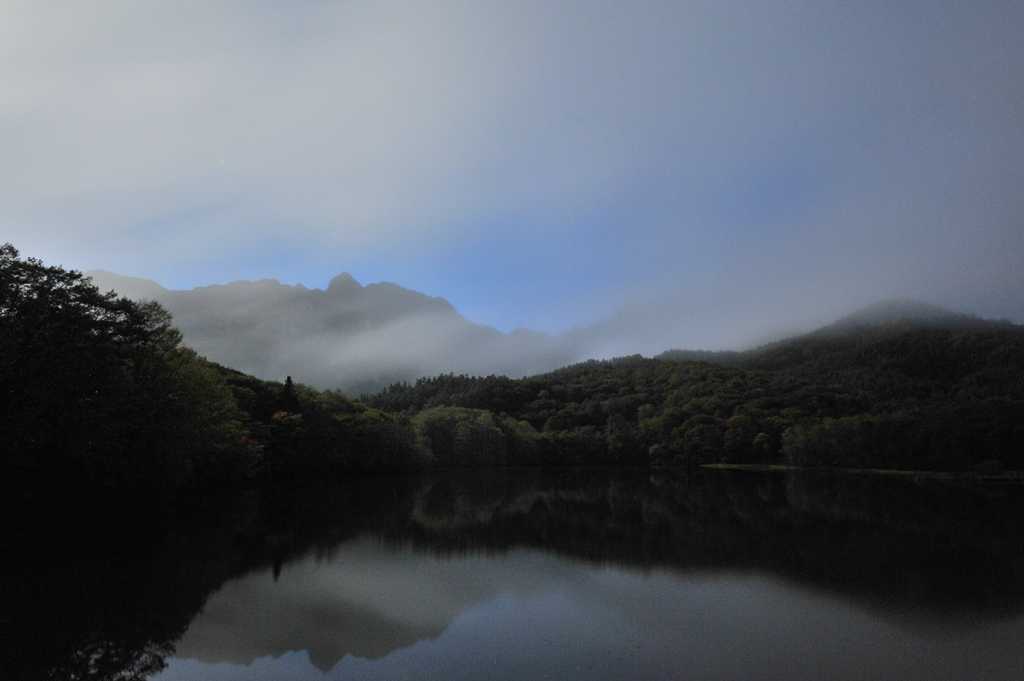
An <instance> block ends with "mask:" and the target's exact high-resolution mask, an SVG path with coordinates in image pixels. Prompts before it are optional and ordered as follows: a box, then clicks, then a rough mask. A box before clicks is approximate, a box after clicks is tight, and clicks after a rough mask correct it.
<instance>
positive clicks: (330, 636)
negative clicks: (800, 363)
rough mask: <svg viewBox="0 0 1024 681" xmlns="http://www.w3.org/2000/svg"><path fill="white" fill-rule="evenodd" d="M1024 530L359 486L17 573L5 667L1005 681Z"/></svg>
mask: <svg viewBox="0 0 1024 681" xmlns="http://www.w3.org/2000/svg"><path fill="white" fill-rule="evenodd" d="M1022 520H1024V489H1022V488H1021V487H1019V486H1016V485H1012V484H1008V483H1007V484H986V485H983V486H981V485H974V486H967V485H960V486H958V485H954V484H950V483H940V482H929V481H916V482H915V481H913V480H891V479H881V478H870V477H864V476H853V477H851V476H839V475H824V474H800V475H795V474H763V473H756V474H755V473H736V472H726V471H698V472H694V473H692V474H691V475H690V476H689V477H686V476H683V477H670V476H657V475H656V476H651V475H650V474H648V473H640V472H627V473H623V472H621V471H619V472H611V471H601V470H561V471H547V472H539V471H490V472H485V473H465V472H463V473H450V474H445V475H433V476H428V477H422V478H393V479H387V478H367V479H361V480H355V481H352V482H351V483H350V484H346V485H336V486H334V487H332V489H330V490H327V491H322V492H320V493H311V492H310V491H309V490H296V491H292V492H286V491H281V492H279V493H277V494H274V495H270V496H268V497H266V498H264V499H262V500H252V499H250V500H248V502H247V503H243V504H240V505H238V506H237V507H236V508H234V509H232V511H231V512H230V513H224V514H222V516H220V517H219V518H218V521H217V522H216V523H213V522H207V523H201V524H200V526H201V527H200V528H196V527H188V528H185V527H181V528H175V529H173V530H168V531H167V532H166V533H163V534H159V535H154V536H150V537H145V538H141V537H139V538H136V539H135V540H134V541H129V542H124V543H118V541H119V540H117V541H115V540H113V539H111V540H110V541H111V542H113V544H111V543H109V542H108V543H106V544H103V546H102V547H96V546H89V543H88V542H87V543H86V545H85V546H82V547H78V548H76V549H75V550H74V551H71V552H70V553H67V554H61V550H60V549H59V547H58V548H55V547H51V552H50V553H46V554H45V555H41V554H40V553H39V552H35V553H31V554H26V555H21V556H18V557H17V559H16V560H15V561H13V562H11V563H9V564H8V565H7V567H6V573H5V575H6V577H7V579H5V582H6V583H7V584H8V597H7V598H6V599H5V602H4V605H5V611H6V612H5V613H4V617H5V622H4V630H3V631H4V635H5V638H4V643H5V646H6V647H7V648H8V650H7V651H6V652H5V660H4V664H5V668H7V669H12V668H13V669H18V670H23V672H24V673H26V674H34V675H36V676H37V677H39V678H46V677H47V676H48V677H50V678H111V679H113V678H119V679H120V678H129V679H130V678H139V679H143V678H148V679H155V680H159V681H171V680H178V679H199V680H202V679H324V678H327V679H440V678H444V679H459V678H470V679H475V678H481V679H484V678H486V679H543V678H552V679H555V678H558V679H566V678H568V679H629V678H650V679H660V678H664V679H686V678H694V679H821V678H831V679H846V678H848V679H897V678H898V679H1020V678H1024V523H1022V522H1021V521H1022ZM97 542H99V543H103V541H102V540H99V539H97ZM98 548H99V549H100V550H97V549H98ZM54 551H56V554H55V553H54ZM44 553H45V552H44ZM12 592H17V594H20V595H16V596H11V595H10V594H11V593H12ZM8 661H10V663H11V664H8ZM11 665H13V666H11Z"/></svg>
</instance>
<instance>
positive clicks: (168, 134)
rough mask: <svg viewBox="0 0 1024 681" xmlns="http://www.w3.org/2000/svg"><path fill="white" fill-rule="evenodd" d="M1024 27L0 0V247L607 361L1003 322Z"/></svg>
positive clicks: (1000, 20) (992, 15) (1015, 300)
mask: <svg viewBox="0 0 1024 681" xmlns="http://www.w3.org/2000/svg"><path fill="white" fill-rule="evenodd" d="M1022 36H1024V3H1021V2H1019V1H1006V2H984V1H978V0H975V1H973V2H934V1H931V2H891V1H887V2H868V1H865V0H858V1H857V2H828V1H825V0H814V1H813V2H806V3H804V2H773V3H758V2H753V1H750V0H747V1H744V2H735V3H730V2H706V3H688V2H680V1H676V2H628V3H627V2H615V3H612V2H597V1H587V2H582V1H580V2H560V1H557V0H544V1H543V2H528V1H524V0H517V1H516V2H507V3H500V2H484V1H476V2H428V1H422V0H421V1H418V2H385V1H380V0H378V1H375V2H364V1H351V2H327V1H302V0H288V1H284V0H280V1H246V2H213V1H211V0H202V1H200V2H188V1H184V0H180V1H176V2H171V3H168V2H142V1H136V2H129V1H125V2H95V1H92V2H68V1H66V0H65V1H62V2H45V1H43V0H29V1H26V2H13V1H8V0H0V241H11V242H12V243H14V245H15V246H17V247H18V248H19V249H20V250H21V251H22V253H23V255H32V256H36V257H40V258H42V259H44V260H45V261H47V262H49V263H53V264H63V265H65V266H68V267H74V268H77V269H90V268H102V269H106V270H110V271H114V272H118V273H121V274H127V275H133V276H141V277H147V278H151V279H155V280H157V281H159V282H160V283H162V284H164V285H165V286H168V287H170V288H190V287H192V286H197V285H203V284H210V283H224V282H228V281H232V280H235V279H259V278H268V277H276V278H278V279H280V280H281V281H283V282H287V283H298V282H301V283H303V284H305V285H306V286H309V287H317V288H323V287H325V286H326V284H327V282H328V280H329V279H330V278H331V277H332V276H334V275H335V274H337V273H339V272H341V271H343V270H347V271H349V272H351V273H352V274H353V275H354V276H355V277H356V278H357V279H358V280H359V281H360V282H362V283H364V284H366V283H370V282H376V281H381V280H390V281H395V282H397V283H399V284H402V285H403V286H406V287H409V288H412V289H416V290H420V291H423V292H425V293H428V294H430V295H437V296H443V297H445V298H446V299H448V300H449V301H451V302H452V304H453V305H455V307H456V308H457V309H458V310H459V311H460V312H462V313H463V314H464V315H465V316H467V317H468V318H470V319H472V320H473V321H477V322H481V323H486V324H491V325H493V326H496V327H498V328H500V329H502V330H504V331H509V330H511V329H513V328H515V327H520V326H525V327H529V328H534V329H539V330H543V331H549V332H561V331H564V330H567V329H570V328H572V327H577V326H584V325H592V324H599V325H601V326H600V327H599V328H603V329H605V330H606V333H607V338H608V342H607V344H606V347H605V348H604V351H606V352H609V353H623V352H633V351H639V352H645V353H650V352H657V351H659V350H662V349H665V348H667V347H739V346H743V345H746V344H749V343H752V342H756V341H758V340H761V339H764V338H767V337H770V336H772V335H773V334H777V333H781V332H785V331H788V330H797V329H802V328H807V327H808V326H809V325H812V324H816V323H819V322H827V321H830V320H831V319H832V318H833V317H835V316H838V315H840V314H844V313H847V312H850V311H852V310H853V309H854V308H856V307H857V306H859V305H863V304H867V303H871V302H875V301H877V300H880V299H883V298H889V297H914V298H919V299H922V300H925V301H927V302H931V303H935V304H939V305H944V306H947V307H952V308H955V309H958V310H963V311H968V312H975V313H978V314H981V315H983V316H993V317H1009V318H1011V319H1013V320H1014V321H1017V322H1018V323H1019V322H1024V38H1022Z"/></svg>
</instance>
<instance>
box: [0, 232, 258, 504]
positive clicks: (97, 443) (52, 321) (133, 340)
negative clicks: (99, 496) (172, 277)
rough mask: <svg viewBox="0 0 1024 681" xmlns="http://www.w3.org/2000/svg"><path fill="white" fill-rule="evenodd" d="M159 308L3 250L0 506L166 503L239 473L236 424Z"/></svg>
mask: <svg viewBox="0 0 1024 681" xmlns="http://www.w3.org/2000/svg"><path fill="white" fill-rule="evenodd" d="M180 340H181V336H180V334H179V333H178V332H177V331H176V330H175V329H173V328H172V327H171V325H170V316H169V315H168V314H167V313H166V312H165V311H164V310H163V309H162V308H160V307H159V306H158V305H157V304H155V303H150V304H138V303H133V302H131V301H129V300H127V299H125V298H117V297H116V296H115V295H114V294H113V293H108V294H103V293H100V292H99V291H98V290H97V289H96V287H94V286H92V285H91V283H90V282H89V280H88V279H85V278H83V276H82V275H81V274H80V273H78V272H74V271H68V270H65V269H62V268H60V267H47V266H45V265H43V264H42V263H41V262H40V261H38V260H35V259H32V258H28V259H24V260H23V259H21V258H20V257H19V254H18V251H17V250H16V249H15V248H14V247H13V246H11V245H10V244H6V245H4V246H2V247H0V386H2V392H0V438H2V441H3V443H4V447H3V460H2V466H3V469H4V475H3V476H0V479H2V480H3V482H2V483H0V486H2V492H3V495H4V498H6V499H12V498H13V499H17V498H22V497H26V496H34V495H38V494H41V493H46V494H47V495H54V494H65V493H67V492H69V491H74V492H79V491H84V490H92V491H96V492H103V491H113V490H117V491H128V490H131V491H133V492H134V493H138V494H140V495H144V496H148V497H153V496H156V497H161V496H163V495H166V494H171V493H173V492H174V491H175V490H177V489H178V488H179V487H181V486H182V485H184V484H186V483H188V482H195V481H197V480H199V479H202V478H205V477H215V476H217V475H219V474H222V473H224V471H225V469H230V468H237V467H238V464H239V463H240V460H241V459H244V458H245V457H246V456H247V455H248V454H247V452H246V451H245V448H244V447H243V446H242V444H241V439H240V437H241V432H242V431H241V420H242V418H243V417H244V415H243V414H242V413H241V412H240V410H239V409H238V408H237V406H236V404H235V400H234V399H233V397H232V395H231V392H230V390H229V389H228V387H227V385H226V383H225V381H224V379H223V378H222V377H221V376H220V374H219V373H218V372H217V371H216V370H215V369H214V368H213V367H212V366H211V365H209V364H208V363H206V362H205V361H203V360H202V359H201V358H199V357H197V356H196V354H195V353H194V352H192V351H191V350H188V349H186V348H182V347H180Z"/></svg>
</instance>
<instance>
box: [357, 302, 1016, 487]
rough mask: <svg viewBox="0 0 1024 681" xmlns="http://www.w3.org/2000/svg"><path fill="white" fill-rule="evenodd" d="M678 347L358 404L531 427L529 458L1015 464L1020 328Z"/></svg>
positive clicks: (458, 381)
mask: <svg viewBox="0 0 1024 681" xmlns="http://www.w3.org/2000/svg"><path fill="white" fill-rule="evenodd" d="M691 354H692V353H691ZM687 356H688V355H687V354H686V353H672V354H666V355H665V356H663V357H662V358H661V359H656V360H651V359H644V358H642V357H639V356H633V357H625V358H619V359H614V360H608V361H600V362H599V361H589V362H583V363H581V364H576V365H573V366H569V367H566V368H564V369H560V370H558V371H554V372H551V373H549V374H545V375H542V376H534V377H529V378H524V379H520V380H512V379H508V378H505V377H496V376H489V377H486V378H473V377H469V376H453V375H450V374H449V375H446V376H438V377H434V378H428V379H422V380H419V381H417V382H416V383H415V384H413V385H410V384H408V383H401V384H395V385H392V386H390V387H388V388H387V389H385V390H384V391H382V392H381V393H379V394H377V395H372V396H364V398H363V399H364V400H365V401H366V402H367V404H370V405H372V406H375V407H378V408H380V409H385V410H390V411H393V412H398V413H403V414H409V415H416V414H421V415H422V414H426V413H428V412H432V411H434V410H437V409H440V408H453V407H458V408H461V409H469V410H472V409H477V410H484V411H487V412H489V413H492V414H493V415H494V418H495V419H497V421H501V420H502V419H506V418H507V419H509V420H510V421H512V422H522V423H525V424H528V425H529V426H530V427H531V428H532V429H534V430H535V431H536V432H537V435H536V436H534V437H533V438H532V440H531V442H532V443H533V446H534V450H535V451H536V456H537V460H538V461H539V462H542V463H558V464H572V463H590V464H639V465H646V464H654V465H681V464H685V465H689V464H696V463H710V462H730V463H790V464H798V465H805V466H841V467H875V468H899V469H925V470H970V469H974V468H976V467H978V466H979V465H981V464H982V463H983V462H985V461H997V462H1000V463H1001V464H1002V465H1005V466H1006V467H1008V468H1013V469H1019V468H1022V467H1024V330H1022V329H1021V328H1020V327H1016V326H1013V325H1012V324H1008V323H1004V322H993V323H988V322H982V321H980V320H972V321H971V322H970V323H963V322H958V324H957V325H955V326H941V325H934V324H933V325H927V324H918V323H911V322H909V321H906V320H903V321H897V322H894V323H889V324H884V325H881V326H875V327H852V328H843V329H828V330H826V331H823V332H819V333H816V334H809V335H808V336H802V337H798V338H794V339H791V340H790V341H785V342H782V343H778V344H776V345H773V346H769V347H767V348H762V349H760V350H758V351H753V352H750V353H704V354H703V355H701V357H703V358H705V359H711V360H715V361H719V362H721V364H713V363H710V362H703V361H693V360H692V359H685V357H687ZM672 357H679V358H678V359H671V358H672ZM439 413H440V412H439ZM475 418H477V419H478V420H480V419H482V418H483V417H475ZM414 420H415V422H416V423H420V424H422V427H424V428H428V427H429V428H434V427H435V426H433V425H430V424H431V423H432V421H430V419H426V420H424V419H421V417H420V416H416V417H415V419H414ZM506 446H507V445H506ZM445 447H447V445H445ZM485 458H486V457H485ZM441 460H445V459H444V458H443V457H442V459H441ZM450 463H451V464H452V465H465V464H464V459H459V458H456V459H453V460H451V461H450Z"/></svg>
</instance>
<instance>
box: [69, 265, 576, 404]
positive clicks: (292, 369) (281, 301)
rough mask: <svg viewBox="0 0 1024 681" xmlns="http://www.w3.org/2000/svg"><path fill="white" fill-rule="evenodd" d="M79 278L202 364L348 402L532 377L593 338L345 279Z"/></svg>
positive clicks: (95, 273) (570, 357) (98, 273)
mask: <svg viewBox="0 0 1024 681" xmlns="http://www.w3.org/2000/svg"><path fill="white" fill-rule="evenodd" d="M88 275H89V276H90V277H91V278H92V281H93V283H94V284H95V285H96V286H98V287H99V288H100V290H102V291H111V290H113V291H116V292H117V293H118V294H120V295H124V296H128V297H130V298H133V299H136V300H155V301H157V302H159V303H160V304H161V305H163V306H164V307H165V308H166V309H167V310H168V311H169V312H171V314H172V315H173V316H174V325H175V326H176V327H177V328H179V329H180V330H181V332H182V335H183V337H184V341H185V343H186V344H187V345H188V346H189V347H192V348H194V349H195V350H196V351H197V352H199V354H201V355H203V356H205V357H207V358H208V359H211V360H213V361H215V362H218V363H220V364H223V365H225V366H229V367H231V368H233V369H238V370H240V371H244V372H247V373H251V374H254V375H256V376H259V377H261V378H268V379H276V380H280V381H283V380H284V379H285V377H287V376H292V377H293V378H294V379H295V380H297V381H300V382H303V383H307V384H310V385H313V386H316V387H318V388H331V389H342V390H345V391H346V392H348V393H351V394H354V395H359V394H361V393H363V392H376V391H377V390H379V389H380V388H382V387H384V386H386V385H388V384H390V383H393V382H397V381H414V380H415V379H417V378H419V377H421V376H431V375H436V374H441V373H450V372H454V373H458V374H461V373H466V374H473V375H489V374H503V375H508V376H515V377H519V376H525V375H531V374H537V373H542V372H545V371H550V370H552V369H556V368H558V367H560V366H564V365H565V364H568V363H570V362H573V361H577V360H579V359H582V358H585V357H587V356H589V355H590V354H591V350H592V347H591V346H592V343H588V341H591V340H592V339H589V338H587V337H579V336H578V335H573V334H562V335H560V336H551V335H549V334H544V333H538V332H535V331H529V330H526V329H519V330H517V331H514V332H513V333H511V334H505V333H502V332H500V331H498V330H497V329H494V328H491V327H488V326H484V325H481V324H474V323H472V322H470V321H468V320H467V319H465V318H464V317H463V316H461V315H460V314H458V312H456V310H455V309H454V308H453V307H452V306H451V305H450V304H449V303H448V302H447V301H445V300H443V299H441V298H432V297H430V296H426V295H424V294H422V293H418V292H416V291H410V290H409V289H406V288H403V287H401V286H398V285H397V284H393V283H386V282H385V283H378V284H370V285H368V286H362V285H360V284H359V282H357V281H356V280H355V279H353V278H352V276H351V275H349V274H348V273H342V274H340V275H338V276H337V277H335V278H334V279H332V280H331V282H330V284H329V285H328V286H327V288H326V290H319V289H313V290H310V289H307V288H306V287H304V286H301V285H299V286H289V285H288V284H282V283H280V282H279V281H277V280H273V279H265V280H262V281H255V282H251V281H237V282H232V283H231V284H227V285H213V286H201V287H197V288H194V289H190V290H186V291H173V290H168V289H166V288H164V287H163V286H161V285H160V284H158V283H157V282H155V281H151V280H147V279H138V278H132V277H123V276H120V275H117V274H112V273H110V272H104V271H102V270H91V271H89V272H88Z"/></svg>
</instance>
